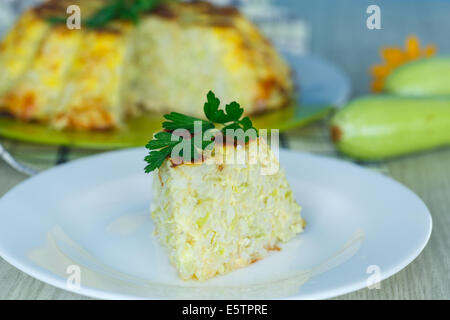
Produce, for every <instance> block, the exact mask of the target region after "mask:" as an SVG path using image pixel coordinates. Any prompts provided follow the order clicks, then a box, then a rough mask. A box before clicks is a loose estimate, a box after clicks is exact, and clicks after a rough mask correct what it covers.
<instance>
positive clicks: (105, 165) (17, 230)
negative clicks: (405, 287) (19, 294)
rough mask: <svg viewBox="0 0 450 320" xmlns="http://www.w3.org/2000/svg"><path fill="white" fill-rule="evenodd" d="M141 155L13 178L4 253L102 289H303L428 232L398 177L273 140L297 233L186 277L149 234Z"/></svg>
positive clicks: (65, 280) (342, 287) (325, 288)
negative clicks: (240, 264) (249, 257)
mask: <svg viewBox="0 0 450 320" xmlns="http://www.w3.org/2000/svg"><path fill="white" fill-rule="evenodd" d="M144 155H145V150H143V149H130V150H123V151H116V152H110V153H104V154H101V155H96V156H92V157H88V158H84V159H81V160H77V161H73V162H70V163H68V164H65V165H61V166H58V167H56V168H53V169H51V170H48V171H45V172H43V173H41V174H39V175H37V176H35V177H32V178H30V179H28V180H26V181H24V182H23V183H21V184H20V185H18V186H16V187H15V188H13V189H12V190H11V191H9V192H8V193H7V194H6V195H5V196H3V198H1V199H0V255H1V256H2V257H3V258H4V259H5V260H7V261H8V262H9V263H11V264H12V265H14V266H16V267H17V268H19V269H20V270H22V271H24V272H26V273H28V274H30V275H31V276H33V277H35V278H37V279H40V280H42V281H45V282H47V283H49V284H52V285H54V286H56V287H59V288H63V289H66V290H70V291H74V292H77V293H80V294H84V295H87V296H92V297H98V298H188V299H192V298H306V299H311V298H329V297H333V296H337V295H341V294H344V293H348V292H351V291H354V290H358V289H361V288H364V287H365V286H366V284H367V283H368V282H367V281H368V279H369V281H370V279H372V280H373V279H377V276H378V275H379V279H380V280H381V279H385V278H387V277H389V276H391V275H393V274H394V273H396V272H398V271H400V270H401V269H402V268H404V267H405V266H406V265H408V264H409V263H410V262H411V261H412V260H413V259H414V258H415V257H417V255H418V254H419V253H420V252H421V251H422V249H423V248H424V247H425V244H426V243H427V241H428V238H429V236H430V233H431V216H430V214H429V212H428V209H427V208H426V206H425V205H424V203H423V202H422V201H421V200H420V199H419V198H418V197H417V196H416V195H415V194H414V193H412V192H411V191H409V190H408V189H407V188H405V187H404V186H402V185H400V184H399V183H397V182H395V181H393V180H391V179H389V178H387V177H385V176H383V175H381V174H378V173H376V172H372V171H370V170H368V169H364V168H361V167H359V166H357V165H354V164H351V163H347V162H344V161H340V160H334V159H328V158H325V157H321V156H315V155H311V154H305V153H298V152H292V151H284V150H281V152H280V159H281V164H282V166H283V167H284V168H285V170H286V172H287V177H288V180H289V182H290V184H291V186H292V188H293V191H294V194H295V198H296V199H297V201H298V202H299V203H300V204H301V205H302V207H303V211H302V212H303V216H304V218H305V219H306V221H307V226H306V229H305V232H304V233H302V234H301V235H299V236H298V237H297V238H295V239H293V240H292V241H290V242H289V243H287V244H285V245H284V246H283V248H282V250H281V251H280V252H274V253H272V254H271V255H270V256H269V257H268V258H266V259H263V260H261V261H259V262H257V263H254V264H252V265H251V266H249V267H247V268H243V269H240V270H238V271H235V272H232V273H230V274H228V275H225V276H220V277H216V278H214V279H211V280H209V281H206V282H203V283H199V282H195V281H189V282H185V281H182V280H180V279H179V278H178V277H177V275H176V272H175V270H174V268H173V267H172V266H171V265H170V264H169V262H168V259H167V257H166V255H165V253H164V250H163V249H162V248H161V247H160V246H159V245H158V243H157V241H156V240H155V239H154V238H153V236H152V221H151V218H150V214H149V212H148V208H149V203H150V201H151V198H150V187H151V180H152V179H151V176H149V175H146V174H144V172H143V167H144V162H143V158H144ZM71 266H72V267H71ZM78 271H80V272H79V273H78ZM378 271H379V273H377V272H378ZM368 272H369V273H368ZM78 275H80V277H79V278H80V280H81V286H80V287H77V285H76V283H77V282H76V279H77V278H78ZM369 283H370V282H369Z"/></svg>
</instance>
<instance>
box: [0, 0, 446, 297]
mask: <svg viewBox="0 0 450 320" xmlns="http://www.w3.org/2000/svg"><path fill="white" fill-rule="evenodd" d="M279 2H280V3H281V4H282V3H284V2H290V3H291V5H292V6H293V8H294V9H293V10H292V11H293V12H295V13H296V14H297V15H299V16H301V17H302V18H303V19H304V20H306V21H307V22H308V23H309V24H310V26H311V31H312V34H311V43H310V51H311V52H312V53H314V54H318V55H321V56H323V57H325V58H327V59H328V60H330V61H332V62H334V63H335V64H337V65H339V66H340V67H341V68H342V69H344V70H345V71H346V72H347V73H348V74H349V75H350V77H351V80H352V83H353V86H354V95H360V94H364V93H367V88H368V86H369V78H368V76H367V69H368V67H369V66H370V65H371V64H373V63H376V62H377V61H378V59H379V58H378V48H379V47H380V46H382V45H395V44H402V43H403V41H404V38H405V36H406V35H408V34H411V33H414V34H417V35H418V36H419V37H420V39H422V40H423V41H424V42H426V43H430V42H432V43H435V44H436V45H437V46H438V48H439V49H440V50H439V51H440V52H441V53H449V52H450V41H448V31H449V28H450V20H449V19H448V16H449V14H450V2H445V1H414V0H408V1H401V0H398V1H392V0H389V1H363V0H340V1H333V0H315V1H292V0H291V1H288V0H279ZM369 4H378V5H379V6H380V7H381V10H382V11H381V12H382V30H368V29H367V28H366V26H365V20H366V17H367V15H366V13H365V11H366V8H367V6H368V5H369ZM317 130H322V131H326V124H318V125H315V126H310V127H306V128H300V129H295V130H292V131H290V132H288V133H287V134H285V137H286V140H287V142H286V143H287V146H288V147H290V148H292V149H295V150H305V149H306V150H308V151H311V148H310V147H308V148H305V143H308V139H309V137H310V135H311V136H314V132H316V131H317ZM314 141H316V140H314ZM314 143H315V142H314ZM314 143H313V145H314ZM327 144H329V141H328V140H326V138H325V141H323V145H327ZM317 148H318V152H320V148H321V145H320V144H319V145H318V146H317ZM313 151H314V150H313ZM381 166H382V167H384V168H385V169H386V171H387V174H388V175H390V176H391V177H393V178H394V179H396V180H398V181H399V182H401V183H403V184H404V185H406V186H407V187H409V188H410V189H412V190H413V191H414V192H416V193H417V194H418V195H419V196H420V197H421V198H422V199H423V201H424V202H425V203H426V204H427V206H428V208H429V209H430V211H431V213H432V216H433V233H432V235H431V239H430V241H429V243H428V245H427V246H426V248H425V250H424V251H423V252H422V253H421V254H420V256H419V257H418V258H417V259H416V260H415V261H413V262H412V263H411V264H410V265H409V266H407V267H406V268H405V269H404V270H402V271H400V272H399V273H397V274H396V275H394V276H392V277H391V278H389V279H387V280H385V281H383V282H382V283H381V288H380V289H372V290H369V289H363V290H359V291H357V292H354V293H351V294H347V295H344V296H341V297H338V298H337V299H450V276H449V275H450V250H449V249H450V232H449V230H450V212H449V211H450V210H449V208H450V149H449V148H444V149H440V150H434V151H430V152H424V153H420V154H415V155H411V156H407V157H402V158H397V159H393V160H389V161H386V162H384V163H382V164H381ZM25 178H26V177H25V176H23V175H21V174H19V173H17V172H16V171H14V170H13V169H11V168H10V167H8V166H7V165H6V164H5V163H4V162H2V161H0V196H2V195H3V194H4V193H5V192H7V191H8V190H9V189H10V188H12V187H13V186H14V185H16V184H17V183H19V182H21V181H23V180H24V179H25ZM0 299H88V298H86V297H83V296H80V295H76V294H72V293H69V292H66V291H64V290H61V289H57V288H55V287H52V286H50V285H47V284H45V283H43V282H41V281H39V280H36V279H34V278H32V277H30V276H28V275H26V274H24V273H22V272H20V271H19V270H17V269H16V268H14V267H13V266H11V265H9V264H8V263H7V262H5V261H4V260H2V259H1V258H0Z"/></svg>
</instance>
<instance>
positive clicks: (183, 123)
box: [162, 112, 214, 133]
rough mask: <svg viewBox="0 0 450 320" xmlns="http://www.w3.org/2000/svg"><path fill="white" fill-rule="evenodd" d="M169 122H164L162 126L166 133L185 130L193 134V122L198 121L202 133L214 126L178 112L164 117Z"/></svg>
mask: <svg viewBox="0 0 450 320" xmlns="http://www.w3.org/2000/svg"><path fill="white" fill-rule="evenodd" d="M164 118H166V119H167V120H169V121H164V122H163V124H162V126H163V128H164V129H166V130H168V131H174V130H176V129H186V130H189V132H190V133H194V128H195V121H200V122H201V126H202V131H206V130H208V129H212V128H214V124H213V123H211V122H209V121H205V120H202V119H199V118H194V117H190V116H187V115H184V114H182V113H178V112H171V113H169V114H166V115H164Z"/></svg>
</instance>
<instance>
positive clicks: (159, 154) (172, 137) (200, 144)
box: [145, 91, 258, 173]
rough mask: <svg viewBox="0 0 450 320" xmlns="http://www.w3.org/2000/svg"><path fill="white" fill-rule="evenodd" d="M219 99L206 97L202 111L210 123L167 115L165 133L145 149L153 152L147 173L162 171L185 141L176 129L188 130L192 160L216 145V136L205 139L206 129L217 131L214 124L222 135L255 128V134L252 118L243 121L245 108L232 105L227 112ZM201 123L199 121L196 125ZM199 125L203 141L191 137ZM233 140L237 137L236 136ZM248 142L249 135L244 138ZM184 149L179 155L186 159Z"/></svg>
mask: <svg viewBox="0 0 450 320" xmlns="http://www.w3.org/2000/svg"><path fill="white" fill-rule="evenodd" d="M219 106H220V100H219V99H218V98H217V97H216V96H215V94H214V93H213V92H212V91H209V92H208V94H207V101H206V102H205V105H204V107H203V111H204V113H205V115H206V118H207V119H208V120H202V119H199V118H195V117H191V116H187V115H184V114H182V113H178V112H171V113H169V114H166V115H164V118H165V119H166V120H167V121H164V122H163V124H162V127H163V129H164V130H165V131H162V132H158V133H156V134H155V135H154V137H153V139H152V140H150V141H149V142H148V143H147V145H146V146H145V147H146V148H147V149H149V150H150V152H149V154H148V155H147V156H146V157H145V161H146V162H147V163H148V165H147V166H146V167H145V172H147V173H149V172H151V171H153V170H155V169H156V168H159V167H160V166H161V165H162V164H163V162H164V160H165V159H166V158H167V157H168V156H169V155H170V154H171V153H172V151H173V148H175V147H176V146H177V145H178V144H179V143H181V142H182V141H184V138H183V137H182V136H180V135H177V134H175V132H176V130H178V129H184V130H187V131H188V132H189V133H190V134H191V136H190V137H189V143H190V148H189V149H190V160H191V161H192V160H197V159H198V158H199V156H200V154H199V150H205V149H206V148H207V147H208V146H210V145H211V144H212V142H213V139H214V138H213V137H212V138H211V139H210V140H205V139H203V138H204V134H205V132H206V131H207V130H210V129H214V128H215V124H219V125H221V126H222V128H221V132H222V134H223V135H227V134H228V133H229V132H230V131H229V130H227V129H233V130H232V131H231V132H234V130H238V129H242V130H243V131H244V132H245V131H247V130H249V129H254V130H255V132H256V134H258V133H257V130H256V129H255V128H254V127H253V124H252V121H251V120H250V118H249V117H244V118H242V119H241V117H242V115H243V113H244V109H243V108H241V106H240V105H239V103H237V102H231V103H229V104H227V105H226V106H225V110H222V109H220V108H219ZM197 121H198V122H197ZM196 122H197V124H200V127H201V134H202V136H201V137H200V138H201V139H195V138H194V137H193V136H192V134H194V133H196V132H195V123H196ZM233 138H234V139H237V138H238V137H237V136H235V135H233ZM245 139H246V141H247V139H248V136H245ZM182 151H183V150H181V153H180V156H183V154H182V153H183V152H182Z"/></svg>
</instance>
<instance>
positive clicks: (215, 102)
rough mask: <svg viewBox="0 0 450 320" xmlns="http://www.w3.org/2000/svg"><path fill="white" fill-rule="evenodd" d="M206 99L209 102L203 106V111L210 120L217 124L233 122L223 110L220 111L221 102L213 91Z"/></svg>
mask: <svg viewBox="0 0 450 320" xmlns="http://www.w3.org/2000/svg"><path fill="white" fill-rule="evenodd" d="M206 98H207V102H205V105H204V106H203V111H204V112H205V115H206V117H207V118H208V120H210V121H212V122H216V123H225V122H228V121H230V120H231V119H230V118H229V117H228V116H227V115H226V114H225V112H224V111H223V110H221V109H219V105H220V100H219V99H218V98H217V97H216V95H215V94H214V93H213V92H212V91H209V92H208V94H207V96H206Z"/></svg>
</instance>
